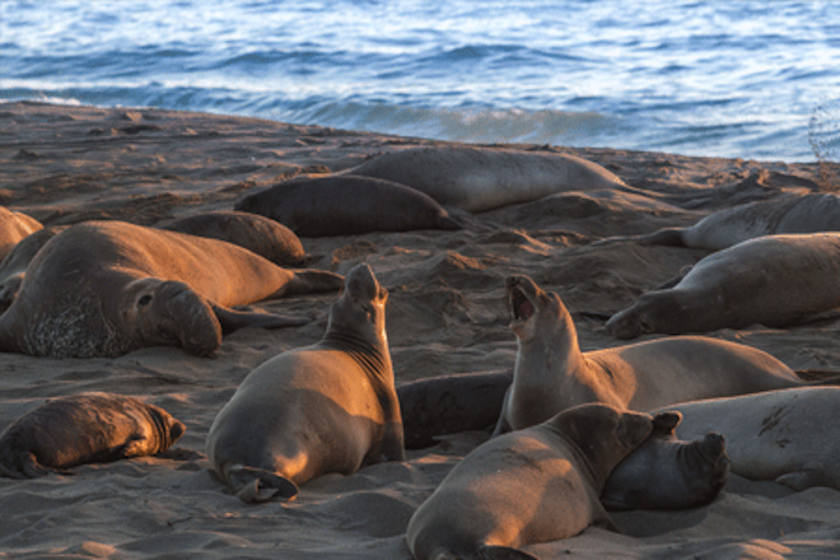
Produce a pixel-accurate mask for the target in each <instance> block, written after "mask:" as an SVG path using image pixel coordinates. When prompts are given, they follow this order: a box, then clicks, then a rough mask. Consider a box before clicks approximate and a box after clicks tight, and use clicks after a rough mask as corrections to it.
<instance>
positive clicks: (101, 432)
mask: <svg viewBox="0 0 840 560" xmlns="http://www.w3.org/2000/svg"><path fill="white" fill-rule="evenodd" d="M185 431H186V428H185V427H184V424H183V423H181V422H180V421H178V420H176V419H175V418H173V417H172V416H170V415H169V413H167V412H166V411H165V410H163V409H162V408H160V407H157V406H154V405H151V404H146V403H144V402H142V401H140V400H138V399H135V398H132V397H125V396H122V395H114V394H110V393H99V392H94V393H81V394H78V395H71V396H67V397H60V398H56V399H50V400H48V401H47V402H46V403H44V404H42V405H41V406H39V407H38V408H36V409H34V410H32V411H31V412H29V413H27V414H25V415H23V416H21V417H20V418H18V419H17V420H15V421H14V422H13V423H12V424H11V425H10V426H9V427H8V428H7V429H6V431H5V432H4V433H3V435H2V436H0V475H3V476H8V477H11V478H35V477H38V476H44V475H47V474H50V473H54V472H62V471H64V470H65V469H69V468H72V467H76V466H79V465H84V464H87V463H106V462H111V461H116V460H117V459H123V458H130V457H142V456H145V455H155V454H157V453H160V452H162V451H166V450H167V449H169V447H170V446H172V444H173V443H175V442H176V441H178V438H180V437H181V436H182V435H183V434H184V432H185Z"/></svg>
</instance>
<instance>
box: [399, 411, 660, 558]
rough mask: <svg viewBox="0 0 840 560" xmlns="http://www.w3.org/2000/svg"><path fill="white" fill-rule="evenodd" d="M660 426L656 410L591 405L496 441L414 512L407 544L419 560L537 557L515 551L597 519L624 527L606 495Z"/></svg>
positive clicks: (453, 473) (571, 532) (567, 534)
mask: <svg viewBox="0 0 840 560" xmlns="http://www.w3.org/2000/svg"><path fill="white" fill-rule="evenodd" d="M666 414H668V413H666ZM652 429H653V417H652V416H650V415H649V414H644V413H638V412H630V411H627V412H621V411H620V410H618V409H617V408H614V407H610V406H606V405H601V404H588V405H581V406H579V407H575V408H572V409H569V410H566V411H564V412H561V413H560V414H557V415H556V416H554V417H552V418H551V419H549V420H548V421H546V422H544V423H542V424H539V425H537V426H533V427H531V428H528V429H525V430H521V431H517V432H513V433H510V434H505V435H504V436H501V437H498V438H494V439H491V440H489V441H487V442H485V443H483V444H482V445H480V446H478V447H477V448H475V449H474V450H473V451H472V452H471V453H469V454H468V455H467V456H466V457H464V459H462V460H461V461H460V462H459V463H458V464H457V465H455V468H453V469H452V470H451V471H450V472H449V474H448V475H447V476H446V478H444V479H443V482H441V483H440V486H438V488H437V489H436V490H435V491H434V493H433V494H432V495H431V496H430V497H429V498H428V499H427V500H426V501H425V502H423V503H422V504H421V505H420V507H419V508H418V509H417V511H416V512H414V515H413V516H412V517H411V520H410V521H409V523H408V531H407V533H406V541H407V544H408V548H409V550H410V551H411V553H412V554H413V555H414V558H416V559H417V560H443V559H450V558H533V556H531V555H529V554H527V553H525V552H522V551H516V550H512V549H517V548H520V547H522V546H526V545H528V544H533V543H539V542H548V541H554V540H559V539H565V538H568V537H573V536H575V535H577V534H578V533H580V532H581V531H583V530H584V529H586V528H587V527H589V526H590V525H596V526H602V527H607V528H610V529H614V530H617V529H616V528H615V525H614V524H613V522H612V520H610V517H609V515H608V514H607V512H606V511H605V510H604V508H603V506H602V505H601V502H600V501H599V499H598V496H599V495H600V494H601V490H602V489H603V486H604V482H605V481H606V479H607V477H608V476H609V474H610V472H611V471H612V470H613V468H615V466H616V465H618V464H619V463H620V462H621V460H622V459H624V457H626V456H627V455H628V454H629V453H630V452H632V451H633V450H634V449H635V448H636V447H638V446H639V445H640V444H641V443H642V442H643V441H644V440H645V439H646V438H647V437H648V435H649V434H650V433H651V431H652Z"/></svg>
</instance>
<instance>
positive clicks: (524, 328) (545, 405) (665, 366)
mask: <svg viewBox="0 0 840 560" xmlns="http://www.w3.org/2000/svg"><path fill="white" fill-rule="evenodd" d="M507 293H508V297H507V302H508V305H509V309H510V312H511V322H510V328H511V329H512V330H513V332H514V333H515V334H516V337H517V342H518V346H519V348H518V352H517V356H516V365H515V367H514V373H513V383H512V384H511V386H510V389H509V390H508V394H507V396H506V397H505V403H504V407H503V409H502V414H501V416H500V417H499V423H498V425H497V426H496V433H497V434H498V433H502V432H504V431H507V430H509V429H514V430H519V429H522V428H525V427H528V426H532V425H534V424H537V423H539V422H543V421H545V420H546V419H547V418H550V417H551V416H552V415H554V414H556V413H557V412H559V411H561V410H565V409H566V408H569V407H572V406H575V405H577V404H581V403H585V402H603V403H607V404H611V405H614V406H618V407H620V408H629V409H632V410H642V411H649V410H653V409H656V408H660V407H663V406H666V405H668V404H671V403H674V402H681V401H686V400H691V399H703V398H713V397H724V396H731V395H740V394H744V393H752V392H756V391H768V390H771V389H781V388H787V387H797V386H802V385H803V384H804V382H803V381H802V380H801V379H800V378H798V377H797V376H796V374H795V373H794V372H793V371H791V370H790V369H789V368H788V367H787V366H785V364H783V363H782V362H780V361H779V360H777V359H776V358H774V357H773V356H770V355H769V354H767V353H765V352H762V351H761V350H757V349H755V348H751V347H749V346H745V345H742V344H736V343H733V342H726V341H722V340H716V339H712V338H706V337H699V336H684V337H674V338H666V339H660V340H653V341H648V342H642V343H637V344H631V345H627V346H620V347H616V348H607V349H604V350H596V351H592V352H581V350H580V347H579V346H578V340H577V331H576V330H575V325H574V322H573V321H572V317H571V315H570V314H569V312H568V310H567V309H566V306H565V305H563V302H562V301H561V300H560V297H559V296H557V294H553V293H546V292H545V291H543V290H542V289H540V287H539V286H537V284H536V283H535V282H534V281H533V280H531V279H530V278H528V277H527V276H512V277H510V278H508V280H507Z"/></svg>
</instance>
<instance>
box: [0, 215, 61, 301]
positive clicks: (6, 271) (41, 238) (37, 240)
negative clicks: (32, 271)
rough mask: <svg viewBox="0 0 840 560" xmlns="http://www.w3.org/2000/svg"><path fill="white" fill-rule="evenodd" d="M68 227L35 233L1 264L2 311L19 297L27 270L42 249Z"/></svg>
mask: <svg viewBox="0 0 840 560" xmlns="http://www.w3.org/2000/svg"><path fill="white" fill-rule="evenodd" d="M64 229H67V227H66V226H50V227H45V228H42V229H39V230H38V231H35V232H33V233H31V234H29V235H27V236H26V237H24V238H23V239H21V240H20V242H18V244H17V245H15V246H14V248H12V250H11V251H9V253H8V254H7V255H6V256H5V257H4V258H3V260H2V262H0V310H6V309H8V308H9V306H10V305H12V302H13V301H14V300H15V298H16V297H17V293H18V290H20V285H21V284H22V283H23V277H24V275H25V274H26V268H27V267H28V266H29V263H30V262H32V259H34V258H35V255H36V254H37V253H38V251H40V250H41V247H43V246H44V245H46V243H47V241H49V240H50V239H52V238H53V237H55V236H56V235H57V234H58V232H60V231H62V230H64Z"/></svg>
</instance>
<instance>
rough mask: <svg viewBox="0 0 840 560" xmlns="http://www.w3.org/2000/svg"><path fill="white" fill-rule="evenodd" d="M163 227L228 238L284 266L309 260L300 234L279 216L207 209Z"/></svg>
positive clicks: (201, 235)
mask: <svg viewBox="0 0 840 560" xmlns="http://www.w3.org/2000/svg"><path fill="white" fill-rule="evenodd" d="M162 229H165V230H168V231H179V232H181V233H189V234H190V235H197V236H199V237H209V238H211V239H220V240H222V241H227V242H228V243H233V244H234V245H239V246H240V247H244V248H246V249H248V250H249V251H252V252H254V253H256V254H258V255H260V256H262V257H265V258H266V259H268V260H270V261H271V262H273V263H274V264H279V265H280V266H301V265H302V264H304V263H305V262H306V251H305V250H304V249H303V245H302V244H301V242H300V239H298V236H297V235H295V233H294V232H293V231H292V230H290V229H289V228H287V227H286V226H284V225H283V224H281V223H278V222H277V221H276V220H271V219H269V218H266V217H265V216H260V215H258V214H252V213H249V212H228V211H218V212H204V213H202V214H195V215H193V216H186V217H184V218H179V219H177V220H175V221H173V222H170V223H168V224H167V225H165V226H163V228H162Z"/></svg>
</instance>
